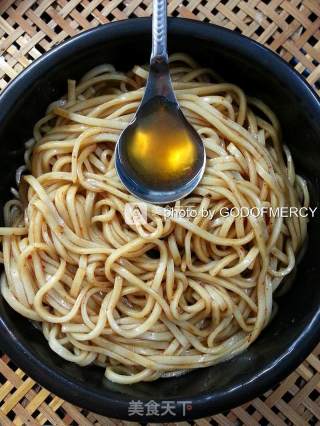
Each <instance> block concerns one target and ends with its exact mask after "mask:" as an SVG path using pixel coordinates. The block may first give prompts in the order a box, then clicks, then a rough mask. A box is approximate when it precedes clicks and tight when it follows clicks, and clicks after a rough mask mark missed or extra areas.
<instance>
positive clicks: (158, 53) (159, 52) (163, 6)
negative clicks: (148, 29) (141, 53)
mask: <svg viewBox="0 0 320 426" xmlns="http://www.w3.org/2000/svg"><path fill="white" fill-rule="evenodd" d="M160 58H161V59H162V60H163V61H165V62H168V52H167V0H153V12H152V52H151V59H150V62H151V63H152V62H154V61H157V60H159V59H160Z"/></svg>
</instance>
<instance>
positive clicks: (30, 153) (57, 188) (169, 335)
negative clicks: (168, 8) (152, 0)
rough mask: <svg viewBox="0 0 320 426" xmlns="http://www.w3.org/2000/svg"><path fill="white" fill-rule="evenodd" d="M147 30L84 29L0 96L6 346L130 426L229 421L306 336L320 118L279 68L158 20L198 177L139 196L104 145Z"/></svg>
mask: <svg viewBox="0 0 320 426" xmlns="http://www.w3.org/2000/svg"><path fill="white" fill-rule="evenodd" d="M150 37H151V21H150V19H135V20H130V21H123V22H117V23H113V24H108V25H106V26H101V27H98V28H96V29H92V30H90V31H88V32H85V33H82V34H81V35H79V36H77V37H75V38H73V39H71V40H68V41H67V42H65V43H63V44H62V45H60V46H58V47H57V48H55V49H53V50H52V51H50V52H49V53H47V54H45V55H43V56H42V57H41V58H40V59H39V60H37V61H35V62H34V63H33V64H32V65H31V66H30V67H28V68H27V69H26V70H25V71H23V72H22V73H21V74H20V75H19V76H18V77H17V78H16V79H15V80H14V81H13V82H12V83H11V84H10V85H9V86H8V88H7V89H6V90H5V91H4V92H3V93H2V95H1V97H0V110H1V117H0V138H1V145H0V149H1V157H0V159H1V160H0V161H1V177H2V179H1V200H2V204H1V211H2V212H3V215H2V225H1V228H0V236H1V262H2V263H3V270H2V275H1V299H0V335H1V341H2V349H3V350H4V351H5V352H7V353H8V354H9V355H10V357H11V358H12V359H13V361H14V362H15V363H17V364H18V365H19V367H21V368H22V369H23V370H24V371H26V372H27V373H28V374H29V375H30V376H31V377H32V378H34V379H35V380H37V381H38V382H39V383H40V384H42V385H43V386H45V387H46V388H48V389H49V390H50V391H53V392H54V393H56V394H57V395H59V396H61V397H62V398H64V399H66V400H68V401H71V402H73V403H75V404H76V405H78V406H81V407H84V408H87V409H89V410H92V411H95V412H98V413H101V414H103V415H106V416H110V417H117V418H122V419H128V420H134V421H157V422H159V421H173V420H174V421H178V420H182V419H186V418H188V419H192V418H199V417H204V416H206V415H211V414H214V413H218V412H221V411H224V410H226V409H230V408H232V407H234V406H237V405H239V404H241V403H243V402H245V401H248V400H250V399H252V398H254V397H255V396H257V395H259V394H261V393H263V392H264V391H266V390H268V389H269V388H270V387H272V386H273V385H275V384H276V383H278V382H279V381H280V380H281V379H283V378H284V377H285V376H286V375H288V374H289V373H290V372H291V371H293V369H294V368H296V367H297V366H298V365H299V363H301V362H302V361H303V360H304V358H305V357H306V356H307V355H308V354H309V353H310V351H311V350H312V349H313V347H314V346H315V344H316V343H317V342H318V340H319V330H320V311H319V305H320V303H319V302H320V287H319V285H318V275H319V262H318V259H317V256H318V247H319V239H320V237H319V235H320V229H319V228H320V225H319V223H320V222H319V216H317V208H318V207H317V206H318V204H319V201H318V196H319V182H320V180H319V178H320V125H319V122H320V121H319V116H320V105H319V100H318V98H317V96H316V94H315V93H314V92H313V90H312V89H311V88H310V87H309V86H308V85H307V83H305V82H304V80H303V79H302V78H301V77H300V76H299V75H298V74H297V73H296V72H295V71H294V70H292V69H291V68H290V67H289V66H288V65H287V64H285V63H284V62H283V61H282V60H281V59H280V58H279V57H278V56H276V55H275V54H273V53H272V52H270V51H269V50H267V49H266V48H264V47H262V46H261V45H259V44H257V43H255V42H253V41H251V40H249V39H247V38H245V37H242V36H240V35H238V34H235V33H232V32H230V31H228V30H225V29H222V28H219V27H216V26H213V25H208V24H203V23H199V22H194V21H189V20H183V19H169V23H168V37H169V52H170V59H169V60H170V69H171V74H172V79H173V86H174V89H175V93H176V95H177V99H178V101H179V103H180V105H181V108H182V110H183V112H184V114H185V116H186V117H187V119H188V120H190V122H191V123H192V125H193V126H194V127H195V129H196V130H197V132H198V133H199V135H200V136H201V138H202V140H203V142H204V145H205V149H206V155H207V161H206V171H205V174H204V177H203V179H202V181H201V182H200V184H199V186H198V187H197V188H196V190H195V191H194V192H193V193H192V194H190V195H189V196H187V197H186V198H184V199H182V200H180V201H179V202H176V203H174V204H171V205H167V206H165V205H162V206H156V205H151V204H145V203H141V202H140V201H139V200H137V199H135V198H134V197H133V196H132V195H130V194H129V193H128V192H127V191H126V190H125V188H124V187H123V185H122V184H121V182H120V181H119V178H118V176H117V174H116V172H115V168H114V147H115V144H116V142H117V140H118V137H119V134H120V132H121V131H122V130H123V129H124V128H125V127H126V126H127V125H128V123H130V120H131V119H132V117H133V114H134V112H135V110H136V108H137V106H138V105H139V102H140V101H141V97H142V95H143V90H144V85H145V82H146V78H147V75H148V67H147V66H146V65H145V64H146V63H148V55H149V48H150Z"/></svg>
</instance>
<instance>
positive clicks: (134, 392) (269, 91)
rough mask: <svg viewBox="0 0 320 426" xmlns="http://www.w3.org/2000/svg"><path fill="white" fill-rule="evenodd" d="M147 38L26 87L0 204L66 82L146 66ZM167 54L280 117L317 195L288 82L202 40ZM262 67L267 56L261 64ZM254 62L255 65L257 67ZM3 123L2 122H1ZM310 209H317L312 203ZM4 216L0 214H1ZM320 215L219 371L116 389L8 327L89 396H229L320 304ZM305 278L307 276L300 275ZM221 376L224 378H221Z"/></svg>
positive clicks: (10, 126)
mask: <svg viewBox="0 0 320 426" xmlns="http://www.w3.org/2000/svg"><path fill="white" fill-rule="evenodd" d="M149 51H150V36H149V35H147V34H143V33H142V34H140V35H135V36H134V37H126V36H124V37H121V38H117V39H116V40H113V41H112V42H108V41H107V42H104V43H99V44H98V45H96V46H95V47H90V48H87V49H84V50H83V51H82V52H81V53H79V52H76V54H72V53H71V54H69V55H68V56H67V57H65V58H63V63H61V64H59V65H55V66H54V67H52V68H51V69H50V70H49V71H48V72H46V73H45V74H43V75H41V76H39V78H38V80H37V82H36V83H32V85H31V86H30V87H28V88H26V90H25V92H24V95H23V96H21V97H20V99H19V101H18V102H16V103H15V104H14V105H13V106H12V108H11V111H10V114H8V116H7V118H6V122H5V125H1V129H0V140H1V144H0V176H1V180H0V181H1V182H0V200H1V204H3V202H4V201H5V200H7V199H8V198H9V197H10V194H9V191H8V188H9V187H10V186H12V185H14V175H15V170H16V168H17V167H18V166H20V165H21V164H23V152H24V146H23V142H25V141H26V140H28V139H29V138H30V137H31V136H32V126H33V124H34V123H35V122H36V121H37V120H38V119H39V118H41V117H42V116H43V115H44V114H45V110H46V107H47V105H48V104H49V103H50V102H52V101H53V100H56V99H58V98H59V97H60V96H61V95H62V94H64V93H65V92H66V90H67V83H66V81H67V79H68V78H75V79H78V78H79V77H81V76H82V75H83V74H84V73H85V72H86V71H88V70H89V69H90V68H92V67H93V66H96V65H98V64H101V63H104V62H107V63H112V64H114V65H115V66H116V68H118V69H122V70H128V69H129V68H131V67H132V66H133V65H134V64H137V63H138V64H143V63H146V62H148V59H149ZM169 51H170V53H173V52H185V53H188V54H190V55H192V56H193V57H194V58H195V59H196V60H198V61H199V63H200V64H201V65H203V66H208V67H211V68H212V69H214V70H216V71H218V73H219V74H221V75H222V76H223V77H224V78H225V79H226V80H227V81H229V82H232V83H236V84H239V85H240V86H241V87H242V88H243V89H244V90H245V91H246V93H247V94H249V95H254V96H255V97H258V98H261V99H262V100H264V101H265V102H266V103H267V104H268V105H269V106H270V107H271V108H272V109H273V110H274V111H275V113H276V114H277V115H278V117H279V119H280V122H281V125H282V129H283V135H284V140H285V141H286V143H287V144H288V145H289V147H290V148H291V150H292V152H293V154H294V160H295V162H296V165H297V169H298V172H300V173H302V174H303V175H304V176H306V177H307V178H308V179H309V181H310V182H311V186H312V193H313V194H316V193H319V180H318V177H319V176H320V149H319V140H318V138H317V136H316V129H315V128H314V127H313V126H314V122H313V121H312V119H313V118H314V117H312V116H311V112H310V113H309V112H308V110H307V108H305V107H304V104H303V101H302V99H301V98H299V96H297V95H296V96H295V95H293V94H292V92H291V90H290V84H291V82H290V81H289V80H288V82H287V83H288V84H286V82H285V81H279V80H278V78H277V73H276V70H275V72H274V74H270V73H269V72H266V71H264V70H263V68H262V67H261V66H260V65H259V64H258V61H256V59H255V58H250V55H248V56H247V57H246V56H244V55H242V56H241V55H240V54H239V53H236V52H234V51H231V50H229V49H228V48H225V47H224V46H223V43H222V41H221V42H219V41H218V40H217V42H216V43H212V41H210V40H207V39H206V38H205V37H203V38H198V39H197V37H195V36H193V35H191V34H190V35H189V39H186V37H185V35H183V36H182V35H178V34H174V35H173V34H170V28H169ZM263 60H265V61H268V59H267V58H265V59H263ZM263 60H262V59H261V58H260V59H259V61H260V63H261V62H263ZM0 121H1V120H0ZM314 203H316V204H317V205H318V200H317V199H315V200H314ZM1 210H2V209H1ZM319 223H320V222H319V216H318V217H317V218H316V219H315V220H313V221H312V222H311V224H310V225H309V237H310V238H309V244H308V249H307V253H306V255H305V256H304V258H303V260H302V262H301V264H300V265H299V267H298V272H297V276H296V280H295V283H294V285H293V288H292V289H291V290H290V292H289V293H288V294H286V295H285V297H282V298H279V299H278V300H277V303H279V311H278V314H277V316H276V318H275V319H274V320H273V322H272V323H271V324H270V325H269V326H268V327H267V328H266V329H265V330H264V332H263V333H262V335H261V336H260V338H259V339H258V340H257V341H256V342H255V343H254V344H253V345H252V346H251V347H250V348H249V349H248V350H247V351H245V352H244V353H242V354H241V355H239V356H237V357H236V358H235V359H233V360H230V361H228V362H225V363H223V364H222V365H220V366H218V367H217V366H213V367H210V368H206V369H202V370H198V371H196V372H192V373H189V374H187V375H185V376H182V377H180V378H176V379H175V378H173V379H162V380H159V381H157V383H156V384H155V383H140V384H137V385H134V386H121V385H116V384H112V383H110V382H108V381H107V380H105V379H104V378H103V370H102V369H100V368H97V367H87V368H81V367H78V366H76V365H73V364H71V363H69V362H66V361H64V360H62V359H61V358H60V357H58V356H56V355H55V354H54V353H53V352H52V351H51V350H50V349H49V348H48V346H47V343H46V342H45V340H44V338H43V337H42V336H41V335H40V333H39V332H38V331H37V330H35V328H34V327H33V326H32V325H31V324H30V322H29V321H28V320H26V319H24V318H22V317H20V316H19V315H17V314H16V313H15V312H14V311H12V310H11V309H10V308H9V307H5V315H6V321H7V322H10V324H11V327H12V328H13V329H14V333H15V335H16V336H17V338H18V340H21V341H23V342H24V343H25V344H26V345H29V346H30V347H31V348H32V350H33V351H34V352H35V353H38V356H39V357H40V358H41V359H43V361H44V362H45V363H46V364H47V365H48V366H49V367H50V368H52V369H54V370H56V371H61V373H63V374H65V375H67V376H68V377H70V378H72V380H76V381H78V382H81V383H83V384H85V385H86V387H88V388H91V389H92V390H97V391H99V392H100V391H101V389H109V390H111V391H116V392H119V393H120V394H125V395H127V396H129V397H130V396H132V397H135V399H147V400H150V399H163V398H165V399H173V398H185V397H192V396H193V395H194V396H199V395H200V394H203V393H207V392H209V391H210V392H211V393H212V392H215V391H219V390H221V389H224V391H225V392H228V390H234V388H235V387H237V386H239V383H244V382H246V381H249V380H250V379H252V377H254V376H256V374H257V371H261V370H262V369H263V368H264V366H265V365H267V364H269V365H270V362H272V360H273V359H275V358H276V357H277V356H278V355H279V354H281V353H285V352H286V351H288V350H292V347H291V348H290V346H291V345H292V344H293V342H294V341H295V340H296V339H297V336H299V335H300V334H301V333H303V330H304V329H305V327H306V325H307V324H308V323H309V321H310V318H311V317H312V316H313V315H314V313H315V312H316V310H317V307H318V305H319V298H320V292H319V290H318V288H317V287H318V285H317V279H318V276H319V272H320V265H319V262H318V260H317V250H318V247H319V237H318V235H320V226H319ZM306 272H307V273H306ZM226 372H227V374H226Z"/></svg>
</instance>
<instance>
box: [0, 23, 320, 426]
mask: <svg viewBox="0 0 320 426" xmlns="http://www.w3.org/2000/svg"><path fill="white" fill-rule="evenodd" d="M190 33H192V34H195V35H196V36H197V37H200V38H201V36H204V37H206V38H207V37H208V35H210V34H211V38H217V36H220V37H221V40H223V41H221V43H223V44H224V45H227V46H228V47H231V48H233V49H237V50H238V51H239V52H241V54H242V55H249V54H250V56H251V55H254V54H259V55H260V56H261V55H265V56H266V58H269V62H268V61H267V59H266V60H265V61H264V64H263V66H264V67H265V68H267V69H268V68H269V69H270V70H272V72H273V73H275V72H276V73H277V74H278V75H279V76H281V77H282V78H290V79H293V80H294V85H295V92H296V94H297V95H299V94H300V95H301V96H302V97H303V98H304V99H305V100H306V102H307V105H308V107H310V108H311V109H312V110H316V111H317V113H318V114H320V101H319V97H318V96H317V94H316V92H315V91H314V90H313V89H312V87H311V86H310V85H309V84H308V83H307V82H306V81H305V80H304V79H303V78H302V77H301V76H300V74H298V73H297V72H296V71H295V70H294V69H293V68H291V67H290V66H289V65H288V64H287V63H286V62H285V61H284V60H283V59H282V58H280V57H279V56H278V55H277V54H276V53H274V52H272V51H271V50H269V49H268V48H266V47H265V46H263V45H261V44H259V43H257V42H256V41H254V40H252V39H250V38H248V37H246V36H243V35H241V34H238V33H235V32H233V31H231V30H228V29H226V28H222V27H219V26H216V25H213V24H209V23H204V22H199V21H195V20H191V19H184V18H169V19H168V35H169V37H170V34H173V35H174V34H179V36H180V35H186V36H190ZM134 34H150V36H151V18H150V17H148V18H135V19H126V20H123V21H117V22H112V23H108V24H106V25H100V26H98V27H95V28H92V29H90V30H87V31H84V32H82V33H80V34H78V35H76V36H75V37H72V38H70V39H68V40H66V41H64V42H63V43H61V44H59V45H58V46H56V47H55V48H53V49H51V50H49V51H48V52H46V53H45V54H43V55H42V56H41V57H40V58H38V59H37V60H35V61H34V62H32V64H31V65H29V66H28V67H27V68H26V69H25V70H23V71H22V72H21V73H20V74H19V75H18V76H17V77H16V78H15V79H14V80H13V81H11V82H10V83H9V84H8V86H7V87H6V88H5V89H4V90H3V92H2V93H1V94H0V110H1V111H2V117H6V115H7V113H8V111H10V108H11V107H12V105H13V103H14V102H16V100H17V99H18V97H19V95H21V93H23V92H24V90H25V89H27V88H28V87H29V86H30V84H32V83H33V82H35V81H36V80H37V79H38V78H39V77H40V76H42V75H43V74H44V73H45V71H46V70H48V69H49V68H51V67H53V66H54V65H55V64H57V63H59V62H61V61H63V60H64V58H66V57H67V56H69V55H71V54H74V53H75V52H77V51H80V50H82V49H85V48H86V47H88V46H91V45H94V44H98V43H100V42H103V41H106V40H110V41H111V40H112V39H115V38H116V37H118V36H120V37H121V38H122V37H125V36H126V35H130V36H132V35H134ZM2 120H3V119H0V126H1V125H2V124H3V123H2ZM317 129H318V131H319V135H320V123H319V125H318V126H317ZM5 303H6V302H5ZM1 305H2V304H0V338H1V341H2V342H3V345H2V349H4V350H5V352H6V353H8V355H9V356H10V358H12V360H13V361H14V362H15V363H16V364H17V365H18V366H19V367H21V368H22V369H23V370H24V371H25V372H26V373H27V374H28V375H29V376H30V377H32V378H34V380H36V381H37V382H38V383H40V384H41V385H42V386H44V387H45V388H47V389H49V390H50V391H52V392H53V393H55V394H57V395H59V396H60V397H61V398H63V399H65V400H66V401H70V402H72V403H74V404H75V405H80V406H81V407H84V408H86V409H88V410H91V411H95V412H97V413H100V414H102V415H105V416H109V417H113V418H120V419H126V420H131V421H148V422H150V421H156V422H165V421H176V422H177V421H180V420H186V419H188V418H189V419H195V418H202V417H206V416H209V415H213V414H216V413H219V412H223V411H226V410H229V409H231V408H233V407H235V406H239V405H241V404H243V403H244V402H246V401H249V400H251V399H253V398H255V397H256V396H258V395H260V394H262V393H264V392H265V391H267V390H268V389H270V388H271V387H272V386H274V385H275V384H277V383H278V382H279V381H281V380H282V379H284V378H285V377H286V376H287V375H288V374H290V373H291V372H292V371H293V370H294V369H295V368H296V367H298V365H299V364H300V363H301V362H302V361H303V360H304V359H305V358H306V357H307V356H308V354H309V353H310V352H311V351H312V349H313V348H314V347H315V346H316V344H317V343H318V341H319V339H320V307H319V309H318V311H317V312H316V313H315V315H314V316H313V317H312V318H310V321H309V324H308V326H307V327H306V329H305V330H304V331H303V333H301V334H300V335H299V336H298V337H297V338H296V339H295V340H294V342H293V344H292V345H291V346H289V347H288V348H287V350H286V351H284V352H283V353H282V354H281V356H278V357H277V359H275V360H273V362H271V361H269V362H267V363H266V364H265V366H264V368H262V369H260V370H259V371H257V374H256V375H255V376H254V377H253V378H251V380H248V381H246V382H243V383H241V386H237V387H235V388H232V389H231V390H229V391H227V392H226V391H223V390H220V391H215V393H214V394H211V393H210V392H208V391H207V392H205V393H203V394H201V395H199V396H197V397H190V398H187V397H186V398H184V400H192V413H191V415H187V416H183V417H181V416H179V415H177V416H175V417H172V416H170V415H169V416H168V415H167V416H163V417H161V418H160V417H155V416H129V415H128V404H129V401H130V400H132V398H130V397H129V396H124V395H122V394H120V393H118V392H113V391H110V390H108V391H106V393H105V394H104V395H102V393H101V392H96V391H95V390H94V389H90V390H88V389H87V388H86V387H84V386H83V384H82V383H81V382H80V381H77V380H76V379H72V380H70V376H68V375H67V374H64V373H61V372H60V371H57V370H53V369H51V368H49V367H48V366H47V365H46V363H44V362H42V361H41V359H40V358H39V357H37V356H36V354H35V353H34V352H33V351H31V350H30V349H29V348H27V347H26V346H25V345H23V344H22V342H21V341H19V340H18V339H17V338H16V336H15V335H14V333H13V331H12V330H11V329H10V327H9V325H8V323H7V322H6V321H5V319H4V317H3V315H2V310H3V307H2V306H1ZM298 348H299V350H298ZM271 370H272V374H270V371H271ZM240 388H241V392H239V390H240ZM110 393H111V397H110V395H109V394H110ZM170 400H172V401H173V400H174V401H179V400H181V399H179V398H173V397H170Z"/></svg>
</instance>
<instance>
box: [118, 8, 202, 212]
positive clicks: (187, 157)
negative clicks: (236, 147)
mask: <svg viewBox="0 0 320 426" xmlns="http://www.w3.org/2000/svg"><path fill="white" fill-rule="evenodd" d="M205 158H206V157H205V149H204V145H203V142H202V140H201V138H200V137H199V135H198V133H197V132H196V131H195V129H194V128H193V127H192V126H191V124H190V123H189V122H188V121H187V119H186V118H185V117H184V115H183V113H182V111H181V109H180V107H179V104H178V102H177V99H176V97H175V94H174V91H173V87H172V83H171V78H170V73H169V64H168V54H167V1H166V0H153V17H152V53H151V59H150V70H149V77H148V81H147V85H146V89H145V93H144V96H143V99H142V101H141V104H140V106H139V108H138V110H137V112H136V115H135V117H134V119H133V121H132V122H131V123H130V124H129V126H128V127H127V128H126V129H125V130H124V131H123V132H122V134H121V135H120V138H119V140H118V142H117V145H116V158H115V166H116V170H117V173H118V175H119V177H120V179H121V181H122V183H123V184H124V185H125V186H126V188H127V189H128V191H129V192H131V193H132V194H133V195H135V196H136V197H138V198H140V199H142V200H145V201H148V202H151V203H156V204H163V203H169V202H172V201H176V200H179V199H180V198H183V197H185V196H186V195H188V194H189V193H190V192H191V191H193V189H194V188H195V187H196V186H197V185H198V183H199V182H200V180H201V178H202V175H203V172H204V168H205Z"/></svg>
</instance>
